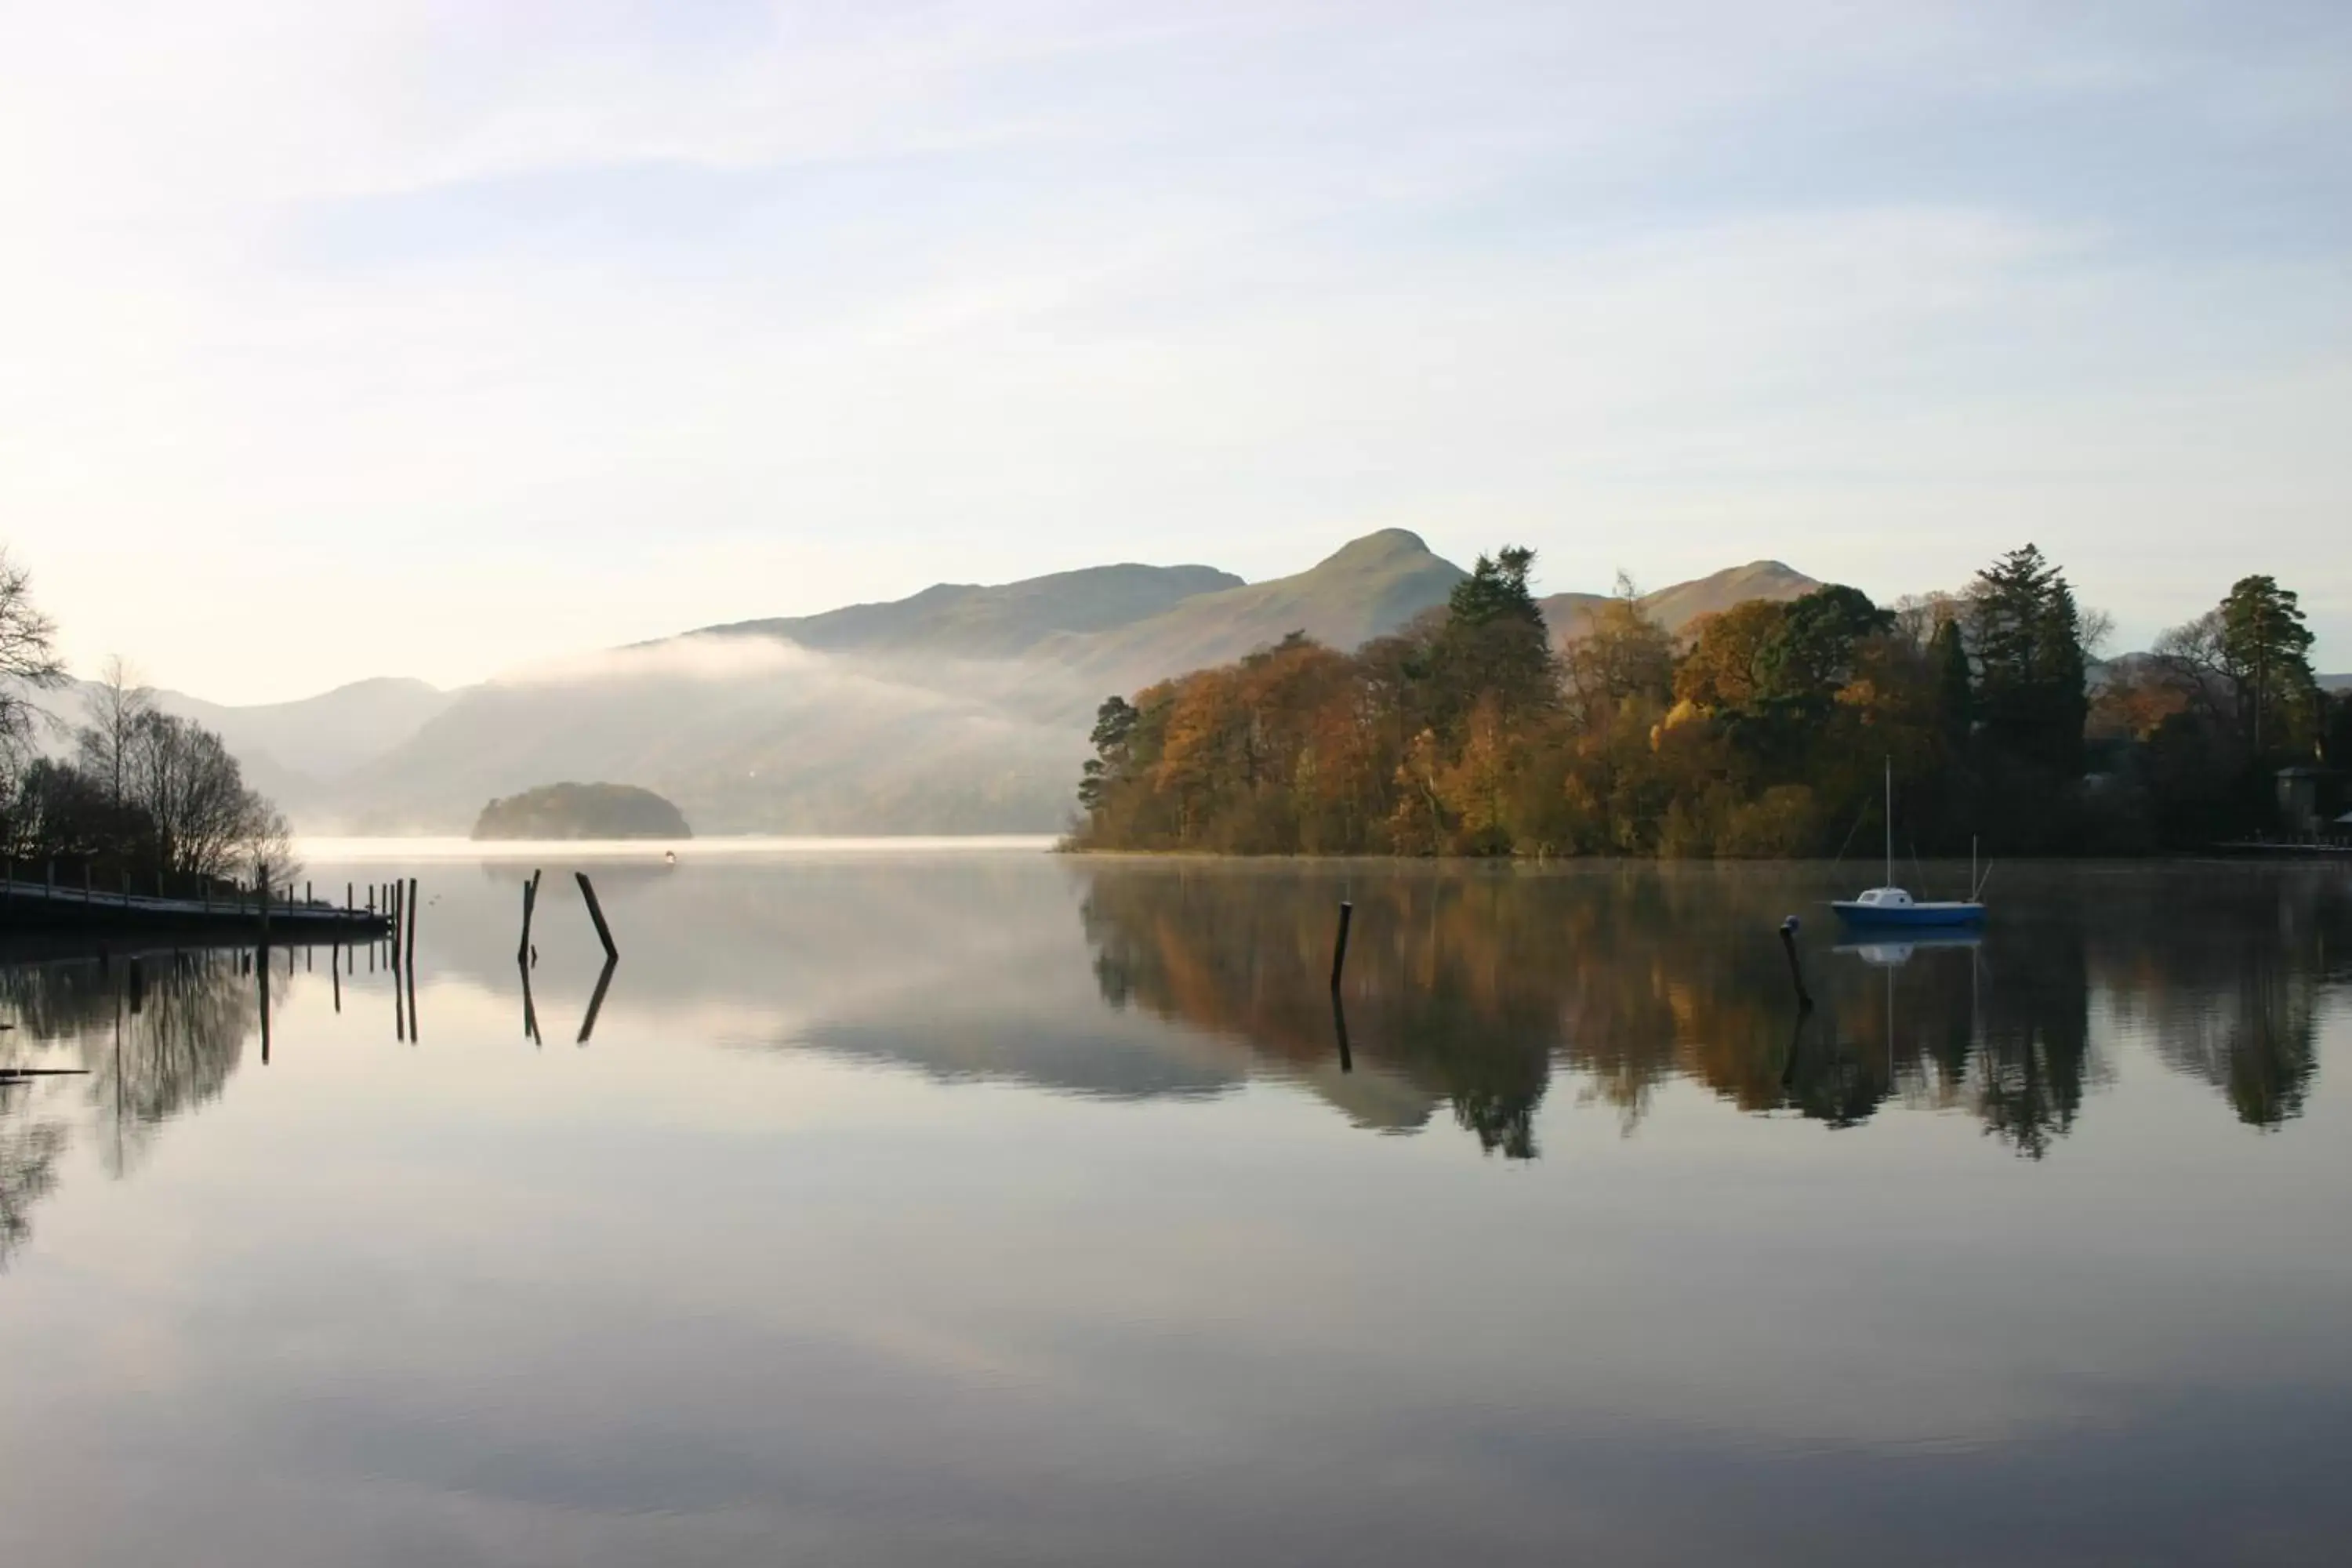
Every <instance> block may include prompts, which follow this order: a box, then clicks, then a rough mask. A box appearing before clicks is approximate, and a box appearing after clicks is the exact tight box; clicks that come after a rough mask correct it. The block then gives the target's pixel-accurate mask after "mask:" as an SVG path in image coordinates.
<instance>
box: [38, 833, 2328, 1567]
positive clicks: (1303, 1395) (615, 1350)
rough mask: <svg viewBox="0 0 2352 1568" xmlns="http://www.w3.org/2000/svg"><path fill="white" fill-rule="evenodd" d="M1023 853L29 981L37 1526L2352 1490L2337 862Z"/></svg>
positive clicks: (1066, 1541) (426, 914)
mask: <svg viewBox="0 0 2352 1568" xmlns="http://www.w3.org/2000/svg"><path fill="white" fill-rule="evenodd" d="M1041 847H1042V846H1041V843H1040V841H1036V840H1028V841H997V842H992V843H987V844H981V845H945V844H931V845H914V846H910V845H908V844H905V843H898V844H884V843H865V844H840V843H831V844H828V843H821V842H813V841H796V842H790V843H766V844H759V845H720V844H716V843H713V842H710V841H702V842H698V843H696V844H694V845H692V846H690V847H679V852H678V857H677V862H676V863H675V864H673V863H670V862H668V861H667V859H666V858H665V857H664V854H663V852H662V851H660V850H658V849H656V850H652V851H649V850H648V849H647V848H646V847H644V846H626V847H622V846H596V847H580V846H560V847H559V846H520V847H518V846H511V845H501V846H499V847H498V848H497V853H496V854H494V855H487V856H486V855H485V854H483V853H482V849H481V847H479V846H473V845H467V844H463V843H461V842H458V841H454V840H453V841H447V842H438V843H434V844H430V845H425V846H419V845H415V844H389V843H378V844H364V843H355V842H348V841H347V842H341V843H335V842H329V841H314V842H311V843H310V844H308V845H306V846H304V849H305V858H306V865H305V868H304V871H303V873H302V875H303V876H304V877H305V878H306V879H311V880H312V881H313V882H314V883H315V884H316V886H317V887H318V888H319V889H320V890H321V891H322V892H323V891H325V890H327V889H332V891H333V895H334V896H335V897H336V898H337V899H338V900H340V899H341V888H342V884H343V883H344V882H345V881H346V880H350V881H352V882H354V883H355V884H357V885H358V887H359V888H361V889H365V888H366V887H368V886H369V885H371V884H373V883H376V882H381V881H387V880H389V879H391V878H392V877H394V875H398V876H401V877H403V878H406V877H411V876H413V877H415V879H416V880H417V884H418V889H419V897H420V903H419V907H418V909H417V911H416V913H417V927H416V930H417V943H418V949H417V952H416V954H415V961H416V963H415V979H414V985H413V990H412V989H410V988H402V989H399V990H395V987H394V981H393V977H392V972H391V969H390V963H389V953H388V952H386V951H384V950H383V949H382V948H378V949H375V950H367V949H362V950H359V951H356V952H353V951H350V950H343V951H340V952H338V951H335V950H331V949H325V948H321V949H318V950H315V951H313V952H295V953H293V954H292V955H291V956H290V957H289V954H288V952H285V951H284V950H282V949H281V950H278V951H277V952H273V953H271V954H269V955H268V961H267V962H268V967H269V970H270V973H269V984H268V988H267V991H266V993H265V991H264V988H263V987H262V985H261V984H260V976H259V975H258V974H257V973H255V972H254V968H253V964H252V962H251V958H252V953H251V950H249V949H247V950H242V951H238V950H223V951H215V952H181V953H172V952H144V953H141V954H138V955H136V957H135V961H134V956H133V955H132V954H130V953H127V952H116V953H112V954H110V955H109V956H108V957H107V958H106V959H105V960H104V961H102V962H101V961H100V960H99V959H97V958H95V957H88V958H82V957H63V958H59V957H54V956H52V957H47V958H44V959H43V960H42V961H41V962H38V963H30V962H21V963H12V964H9V965H8V966H7V967H5V969H0V1021H5V1022H7V1023H10V1024H13V1026H14V1027H13V1029H11V1030H8V1031H6V1032H5V1033H0V1068H8V1069H12V1070H11V1071H10V1072H8V1073H5V1074H0V1357H5V1362H0V1364H5V1366H6V1367H7V1368H8V1369H9V1370H8V1373H7V1387H8V1394H9V1397H8V1398H7V1399H6V1400H5V1402H0V1556H4V1557H5V1560H7V1561H9V1562H12V1563H13V1562H23V1563H66V1562H72V1563H106V1562H122V1563H132V1562H153V1561H164V1560H191V1559H193V1560H202V1561H234V1562H239V1563H257V1564H277V1563H285V1564H296V1563H320V1562H371V1561H380V1562H387V1563H391V1562H447V1563H614V1564H621V1563H647V1562H663V1563H735V1562H751V1561H761V1562H771V1561H777V1560H800V1559H807V1560H817V1561H824V1562H835V1563H937V1562H960V1563H1039V1562H1052V1563H1102V1562H1108V1561H1123V1562H1164V1563H1195V1562H1202V1561H1231V1562H1243V1563H1300V1562H1323V1561H1330V1562H1348V1563H1400V1564H1402V1563H1428V1562H1434V1561H1457V1560H1464V1559H1467V1558H1476V1559H1480V1560H1484V1561H1490V1562H1511V1563H1521V1562H1524V1563H1551V1562H1559V1561H1574V1560H1578V1559H1579V1558H1588V1559H1589V1558H1593V1557H1599V1558H1603V1559H1606V1560H1611V1561H1656V1562H1677V1563H1679V1562H1701V1561H1718V1560H1719V1561H1739V1562H1759V1563H1808V1564H1810V1563H1857V1564H1859V1563H1874V1564H1875V1563H1896V1562H1923V1561H1948V1562H1955V1563H1960V1562H1970V1563H1972V1562H1983V1561H1990V1560H1995V1559H2000V1560H2011V1561H2028V1562H2056V1561H2084V1560H2091V1561H2117V1562H2198V1563H2241V1562H2297V1563H2300V1562H2312V1563H2316V1562H2322V1561H2327V1560H2330V1558H2331V1554H2332V1553H2333V1552H2334V1551H2335V1550H2336V1547H2337V1545H2338V1544H2339V1543H2340V1542H2341V1541H2343V1540H2344V1539H2347V1538H2352V1503H2347V1500H2346V1494H2345V1492H2344V1489H2343V1488H2342V1486H2341V1484H2340V1481H2339V1479H2337V1478H2336V1476H2335V1474H2334V1469H2335V1466H2334V1465H2333V1462H2332V1457H2333V1456H2335V1455H2338V1454H2341V1453H2344V1452H2346V1451H2352V1347H2347V1343H2346V1341H2345V1338H2344V1335H2343V1332H2342V1325H2343V1324H2344V1322H2345V1321H2347V1317H2352V1247H2347V1242H2352V1222H2347V1220H2346V1218H2345V1217H2344V1215H2343V1206H2342V1201H2341V1200H2342V1194H2344V1192H2345V1191H2346V1190H2347V1182H2352V1089H2347V1058H2352V884H2347V880H2346V879H2345V877H2344V874H2343V873H2342V871H2341V870H2328V869H2326V868H2318V869H2305V868H2283V867H2263V868H2256V867H2246V866H2237V865H2222V864H2201V865H2200V864H2181V865H2172V866H2162V867H2154V868H2150V867H2145V866H2143V867H2123V866H2110V865H2097V866H2063V865H2040V866H2004V867H2002V868H2000V870H1999V871H1998V873H1997V875H1996V876H1995V878H1994V879H1993V881H1992V883H1991V884H1990V890H1989V896H1990V898H1991V900H1992V902H1993V905H1994V909H1993V916H1992V919H1991V921H1990V925H1989V927H1988V929H1987V930H1986V931H1985V933H1984V936H1983V940H1982V941H1981V942H1960V943H1949V942H1947V943H1920V944H1902V943H1899V942H1885V941H1879V942H1870V943H1861V942H1851V941H1849V940H1846V939H1844V938H1842V937H1841V935H1840V933H1839V932H1838V931H1837V929H1836V928H1835V926H1834V925H1833V924H1832V922H1831V921H1829V919H1828V918H1827V910H1825V909H1823V908H1822V901H1823V900H1827V899H1829V898H1831V897H1832V896H1844V895H1846V894H1848V893H1850V892H1851V891H1852V890H1853V886H1854V885H1856V873H1855V871H1854V869H1853V868H1852V867H1851V866H1848V867H1845V868H1835V867H1829V866H1815V865H1808V866H1760V865H1703V866H1696V867H1685V866H1675V865H1640V866H1635V865H1626V864H1614V863H1595V862H1585V863H1578V864H1575V865H1572V866H1569V867H1566V868H1531V867H1524V866H1523V867H1510V866H1465V865H1413V864H1403V865H1400V864H1391V863H1382V864H1378V865H1374V864H1370V863H1349V862H1332V863H1315V864H1307V863H1300V862H1285V861H1267V862H1251V863H1219V862H1210V861H1203V860H1193V859H1152V858H1072V857H1059V856H1052V855H1047V854H1045V853H1042V852H1041ZM534 867H537V868H544V871H545V876H544V878H543V879H542V883H541V891H540V896H539V900H538V906H537V910H536V913H535V917H534V927H533V933H532V941H533V944H534V945H535V947H536V948H537V950H538V963H537V964H536V966H535V967H534V968H532V969H530V971H529V982H528V991H526V986H525V972H524V971H523V970H522V969H521V968H520V967H519V966H518V963H517V943H518V938H519V927H520V919H521V910H522V895H521V885H522V880H523V879H524V878H525V877H527V876H528V875H529V874H530V870H531V869H532V868H534ZM574 869H584V870H586V871H587V872H588V874H589V876H590V878H591V879H592V880H593V885H594V887H595V889H596V892H597V895H598V898H599V900H600V903H601V905H602V908H603V910H604V913H605V915H606V916H607V918H608V919H609V921H610V923H611V925H612V928H613V931H614V938H615V941H616V942H617V944H618V946H619V949H620V958H619V962H618V963H617V964H616V965H614V966H613V967H612V968H611V970H610V972H609V973H604V968H605V965H604V952H603V950H602V948H601V947H600V945H599V943H598V942H597V938H596V936H595V933H594V931H593V927H592V923H591V921H590V919H589V915H588V911H587V910H586V909H585V907H584V906H583V900H582V897H581V893H580V890H579V888H578V884H577V883H576V881H575V880H574V879H573V878H572V871H573V870H574ZM1967 875H1968V873H1967V868H1965V867H1964V866H1962V867H1951V868H1939V867H1937V866H1934V865H1929V866H1927V867H1926V868H1922V869H1921V870H1920V871H1919V872H1917V873H1916V874H1915V876H1914V878H1913V886H1914V887H1915V889H1916V890H1919V891H1921V892H1922V893H1923V895H1924V894H1927V893H1933V892H1936V891H1938V890H1939V889H1941V888H1942V887H1943V886H1944V885H1945V884H1950V885H1951V886H1954V887H1957V886H1958V885H1960V884H1962V883H1963V882H1965V880H1966V878H1967ZM1343 899H1344V900H1349V902H1350V903H1351V904H1352V906H1353V911H1354V912H1353V917H1352V931H1351V936H1350V942H1349V952H1348V957H1347V963H1346V969H1345V973H1344V976H1343V979H1342V984H1340V986H1339V992H1338V994H1337V996H1336V997H1335V995H1334V994H1333V992H1332V989H1331V986H1330V984H1329V980H1330V966H1331V960H1332V943H1333V936H1334V929H1335V924H1336V915H1337V911H1338V908H1339V903H1340V901H1341V900H1343ZM1791 913H1794V914H1797V915H1799V916H1800V917H1801V920H1802V922H1803V925H1802V931H1801V939H1800V944H1799V957H1800V962H1801V965H1802V969H1803V973H1804V976H1805V979H1806V982H1807V984H1808V985H1809V987H1810V989H1811V992H1812V993H1813V994H1814V996H1815V998H1816V1002H1817V1005H1816V1006H1815V1007H1814V1008H1813V1009H1812V1010H1811V1012H1810V1013H1804V1012H1801V1010H1800V1009H1799V1007H1798V1006H1797V1005H1796V1003H1795V1000H1794V994H1793V987H1792V984H1791V980H1790V973H1789V970H1788V966H1787V963H1786V961H1785V959H1784V957H1783V954H1782V952H1781V949H1780V943H1779V941H1778V939H1777V936H1776V934H1775V931H1776V927H1777V926H1778V924H1779V922H1780V920H1781V919H1782V918H1783V917H1784V916H1786V915H1789V914H1791ZM338 961H340V964H341V967H340V968H337V967H336V964H337V963H338ZM600 982H601V984H600ZM265 996H266V1001H265ZM265 1006H266V1007H267V1009H268V1036H267V1039H266V1042H265V1039H264V1037H263V1033H262V1027H261V1021H262V1016H263V1009H264V1007H265ZM583 1036H584V1037H583ZM25 1068H39V1069H43V1070H44V1071H45V1072H46V1073H47V1074H48V1076H20V1072H21V1069H25ZM71 1069H86V1070H80V1071H72V1070H71ZM69 1072H70V1074H71V1075H70V1076H68V1073H69Z"/></svg>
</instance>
